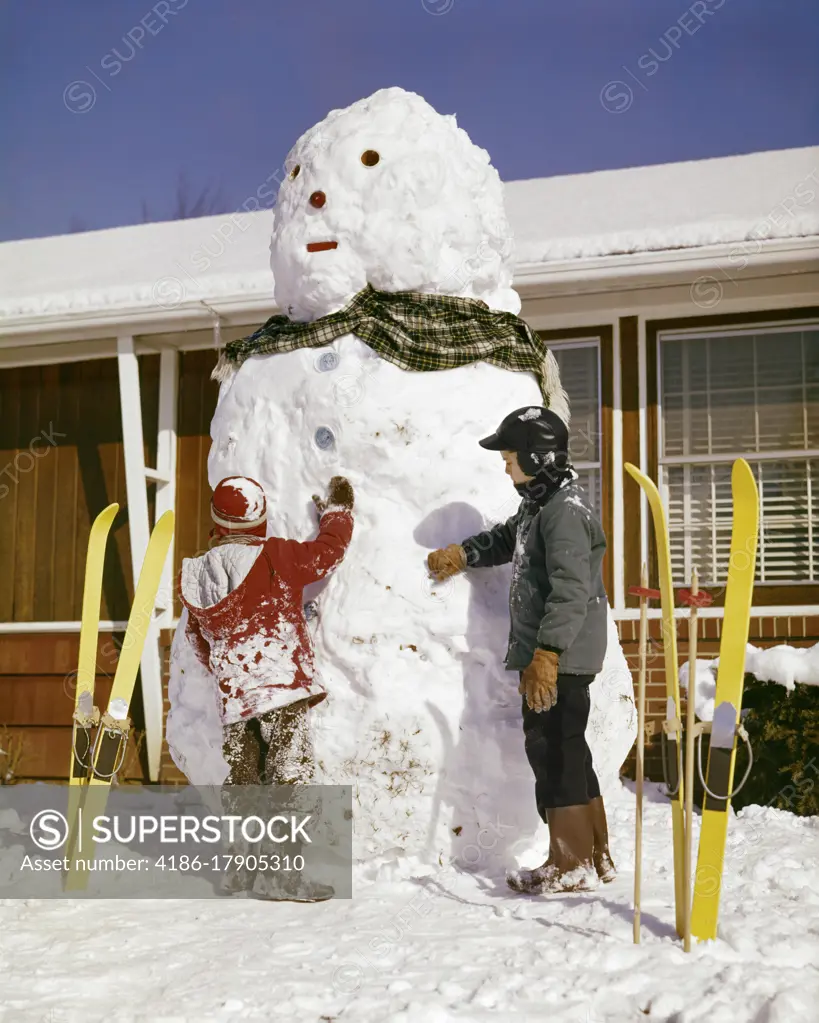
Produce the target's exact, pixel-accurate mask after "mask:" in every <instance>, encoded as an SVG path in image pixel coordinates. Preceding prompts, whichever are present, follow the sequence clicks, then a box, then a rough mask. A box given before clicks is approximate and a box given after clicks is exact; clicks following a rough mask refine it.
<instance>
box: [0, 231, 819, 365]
mask: <svg viewBox="0 0 819 1023" xmlns="http://www.w3.org/2000/svg"><path fill="white" fill-rule="evenodd" d="M737 248H738V246H737V243H736V242H731V243H726V244H721V245H712V246H706V247H703V248H699V249H673V250H653V251H644V252H634V253H627V254H620V255H616V256H593V257H587V258H572V259H565V260H548V261H545V262H540V263H521V264H519V266H518V267H517V270H516V273H515V278H514V286H515V287H516V288H517V289H519V290H521V291H523V292H524V295H525V297H531V296H532V295H533V294H537V293H538V292H548V293H549V295H551V296H555V295H560V294H561V293H565V294H567V295H568V294H572V293H573V292H574V291H575V290H576V285H578V284H580V283H583V284H584V286H585V287H584V290H586V291H588V290H594V291H598V292H605V291H609V290H614V289H616V288H621V287H623V286H624V282H625V283H626V284H630V285H631V286H632V287H633V286H636V284H637V282H638V281H640V280H643V281H644V282H646V283H649V282H656V281H658V280H661V281H666V282H668V281H670V280H671V279H677V280H682V281H685V280H688V281H689V282H691V283H693V282H694V281H695V280H696V279H698V278H702V277H708V276H713V277H718V276H719V275H720V274H721V273H722V274H723V275H724V276H726V278H729V277H730V274H731V272H732V271H733V273H734V274H738V273H740V272H742V273H745V274H747V273H749V272H751V273H753V274H755V275H759V273H760V272H761V271H764V270H770V271H772V272H773V273H776V272H780V273H783V274H784V273H789V272H791V270H790V269H789V268H790V266H791V264H794V263H798V262H800V261H802V262H803V261H805V260H806V259H808V260H810V259H817V260H819V235H814V236H810V237H794V238H784V239H772V240H769V241H764V242H760V243H759V251H757V252H747V253H744V254H743V258H746V259H747V263H746V264H745V265H744V266H742V267H737V265H736V263H735V259H736V256H737ZM817 265H818V266H819V263H818V264H817ZM589 285H591V288H589ZM275 312H276V307H275V304H274V302H273V299H272V296H271V295H270V293H269V292H263V293H256V294H253V293H251V292H248V291H247V290H241V291H236V292H234V293H233V294H230V293H225V294H221V295H205V296H203V297H202V298H201V299H198V298H197V299H190V300H188V301H185V302H181V303H180V304H179V305H178V306H176V307H175V308H173V309H168V308H163V307H161V306H146V305H144V304H139V305H133V306H130V307H129V306H117V307H113V308H111V309H107V310H95V311H92V312H90V313H88V312H84V311H82V310H71V309H61V310H54V311H51V312H48V313H42V314H37V315H22V316H19V317H15V318H7V319H5V320H2V321H0V347H10V346H12V345H14V344H19V343H20V341H21V340H22V341H23V342H24V343H25V344H31V345H38V344H49V343H53V342H54V341H64V340H65V337H64V335H65V334H66V333H69V334H71V335H72V336H75V337H77V338H78V339H79V338H81V337H82V336H87V333H86V332H94V333H95V334H96V336H109V337H110V336H115V335H117V334H128V333H131V334H151V333H172V332H177V331H186V330H206V329H208V328H211V327H212V326H213V324H214V320H215V316H216V315H218V317H219V318H220V320H221V321H222V323H223V325H229V324H231V323H234V324H237V323H239V324H240V323H256V322H260V321H261V320H262V319H266V318H267V317H269V316H271V315H273V314H274V313H275ZM49 330H51V331H55V330H59V333H60V336H59V337H56V338H54V337H49V336H48V334H46V333H43V332H44V331H49ZM30 335H35V336H34V337H30Z"/></svg>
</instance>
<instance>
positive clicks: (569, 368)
mask: <svg viewBox="0 0 819 1023" xmlns="http://www.w3.org/2000/svg"><path fill="white" fill-rule="evenodd" d="M550 347H551V349H552V352H553V353H554V356H555V358H556V359H557V364H558V367H559V368H560V379H561V381H562V383H563V386H564V388H565V389H566V393H567V394H568V395H569V409H570V411H571V428H570V430H569V453H570V455H571V458H572V463H573V464H574V467H575V469H576V470H577V474H578V476H579V477H580V480H579V482H580V483H581V484H582V485H583V487H584V489H585V490H586V493H587V494H588V495H589V501H590V502H591V506H592V508H594V510H595V512H596V513H597V515H598V516H602V504H603V498H602V492H601V483H602V471H601V457H602V456H601V452H600V343H599V342H598V341H577V342H567V343H565V344H561V343H557V344H551V345H550Z"/></svg>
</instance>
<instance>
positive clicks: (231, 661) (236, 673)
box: [180, 509, 353, 725]
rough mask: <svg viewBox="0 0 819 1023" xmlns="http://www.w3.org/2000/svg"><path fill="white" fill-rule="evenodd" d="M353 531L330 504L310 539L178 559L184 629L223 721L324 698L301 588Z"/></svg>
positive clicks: (344, 514) (339, 552)
mask: <svg viewBox="0 0 819 1023" xmlns="http://www.w3.org/2000/svg"><path fill="white" fill-rule="evenodd" d="M352 533H353V517H352V515H351V514H350V512H349V511H343V510H335V509H333V510H328V511H326V512H325V513H324V514H323V515H322V517H321V523H320V530H319V535H318V537H317V538H316V539H315V540H308V541H307V542H305V543H299V542H298V541H296V540H282V539H281V538H279V537H276V536H272V537H269V538H268V539H267V540H262V539H260V540H259V542H258V543H253V544H240V543H230V544H223V545H221V546H219V547H214V548H213V549H212V550H211V551H209V552H208V553H207V554H205V555H203V556H202V557H199V558H186V559H185V560H184V561H183V563H182V575H181V586H180V591H181V598H182V603H183V604H184V605H185V607H186V608H187V609H188V626H187V636H188V639H189V640H190V642H191V644H192V645H193V648H194V650H195V651H196V653H197V656H198V657H199V659H200V661H201V662H202V663H203V664H204V665H205V666H206V667H207V668H208V669H209V670H210V672H211V673H212V674H213V675H214V676H215V677H216V679H217V681H218V684H219V690H220V694H221V698H222V722H223V724H226V725H228V724H233V723H235V722H237V721H243V720H245V719H246V718H251V717H257V716H259V715H260V714H264V713H265V712H266V711H269V710H274V709H276V708H277V707H283V706H286V705H287V704H289V703H294V702H295V701H297V700H303V699H305V698H311V697H312V698H313V699H312V702H313V703H318V702H319V701H320V700H322V699H324V696H325V695H326V693H325V689H324V686H323V685H322V684H321V683H320V682H319V681H318V680H317V679H316V678H315V672H314V668H313V646H312V643H311V642H310V633H309V632H308V628H307V621H306V619H305V617H304V598H303V595H302V591H303V589H304V587H305V586H307V585H308V584H309V583H313V582H316V581H317V580H319V579H322V578H323V577H324V576H325V575H326V574H327V573H328V572H329V571H330V570H331V569H333V568H334V567H335V566H336V565H337V564H338V563H339V562H340V561H341V559H342V558H343V557H344V553H345V551H346V549H347V546H348V544H349V542H350V538H351V537H352Z"/></svg>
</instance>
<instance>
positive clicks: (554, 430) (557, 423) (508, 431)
mask: <svg viewBox="0 0 819 1023" xmlns="http://www.w3.org/2000/svg"><path fill="white" fill-rule="evenodd" d="M478 443H479V444H480V445H481V447H482V448H486V449H487V450H489V451H537V452H547V451H556V452H558V451H563V452H566V451H568V450H569V431H568V430H567V429H566V424H565V423H564V422H563V420H562V419H561V418H560V416H558V415H557V414H556V413H554V412H552V411H551V410H550V409H547V408H544V407H543V406H541V405H526V406H524V407H523V408H519V409H515V411H514V412H510V413H509V415H508V416H507V417H506V418H505V419H504V420H503V422H502V423H501V424H500V426H499V427H498V428H497V430H495V432H494V433H493V434H492V435H491V437H484V439H483V440H482V441H479V442H478Z"/></svg>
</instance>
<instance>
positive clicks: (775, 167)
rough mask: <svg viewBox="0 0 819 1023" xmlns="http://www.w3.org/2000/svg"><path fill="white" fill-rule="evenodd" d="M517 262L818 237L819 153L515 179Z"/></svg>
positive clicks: (510, 197)
mask: <svg viewBox="0 0 819 1023" xmlns="http://www.w3.org/2000/svg"><path fill="white" fill-rule="evenodd" d="M506 204H507V211H508V213H509V217H510V220H511V221H512V225H513V227H514V230H515V239H516V250H517V259H518V263H519V264H527V263H545V262H548V261H550V260H571V259H583V258H588V257H594V256H608V255H618V254H622V253H629V252H647V251H660V250H670V249H680V248H697V247H700V246H706V245H718V244H722V243H732V242H742V241H746V240H749V239H752V238H759V239H763V238H792V237H804V236H808V235H819V146H809V147H805V148H803V149H783V150H778V151H773V152H764V153H750V154H748V155H747V156H728V157H721V158H718V159H712V160H692V161H687V162H684V163H668V164H660V165H657V166H653V167H632V168H629V169H627V170H613V171H595V172H594V173H591V174H569V175H565V176H562V177H554V178H539V179H534V180H531V181H513V182H511V183H510V184H509V185H507V191H506Z"/></svg>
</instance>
